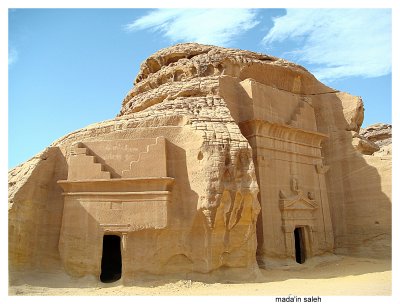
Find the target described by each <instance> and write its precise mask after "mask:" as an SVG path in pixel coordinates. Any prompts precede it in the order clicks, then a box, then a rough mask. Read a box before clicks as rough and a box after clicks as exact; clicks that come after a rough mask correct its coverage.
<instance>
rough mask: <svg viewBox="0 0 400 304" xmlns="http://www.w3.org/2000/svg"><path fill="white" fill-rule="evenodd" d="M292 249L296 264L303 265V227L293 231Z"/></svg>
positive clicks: (304, 255)
mask: <svg viewBox="0 0 400 304" xmlns="http://www.w3.org/2000/svg"><path fill="white" fill-rule="evenodd" d="M294 249H295V254H296V262H297V263H299V264H303V263H304V262H305V261H306V254H305V246H304V228H303V227H298V228H296V229H294Z"/></svg>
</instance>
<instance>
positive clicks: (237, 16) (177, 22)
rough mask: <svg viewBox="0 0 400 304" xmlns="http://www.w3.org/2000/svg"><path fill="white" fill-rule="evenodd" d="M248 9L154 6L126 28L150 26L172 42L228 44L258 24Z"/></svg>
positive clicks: (252, 12)
mask: <svg viewBox="0 0 400 304" xmlns="http://www.w3.org/2000/svg"><path fill="white" fill-rule="evenodd" d="M256 14H257V13H256V11H255V10H252V9H157V10H154V11H151V12H150V13H148V14H147V15H145V16H143V17H140V18H139V19H137V20H135V21H134V22H132V23H130V24H128V25H126V30H128V31H136V30H143V29H152V30H155V31H159V32H161V33H162V34H163V35H164V36H165V37H166V38H168V39H169V40H171V41H172V42H174V43H175V42H198V43H205V44H215V45H220V46H227V45H229V44H230V43H231V42H232V41H233V40H234V39H235V37H236V36H238V35H240V34H243V33H244V32H245V31H247V30H250V29H251V28H253V27H254V26H256V25H257V24H258V21H257V20H256Z"/></svg>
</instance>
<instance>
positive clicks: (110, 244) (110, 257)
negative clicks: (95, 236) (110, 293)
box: [100, 235, 122, 283]
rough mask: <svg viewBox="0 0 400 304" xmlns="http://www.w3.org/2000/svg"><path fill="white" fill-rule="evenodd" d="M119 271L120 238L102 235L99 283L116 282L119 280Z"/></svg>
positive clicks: (120, 266) (120, 263)
mask: <svg viewBox="0 0 400 304" xmlns="http://www.w3.org/2000/svg"><path fill="white" fill-rule="evenodd" d="M121 270H122V258H121V237H120V236H118V235H104V236H103V255H102V257H101V274H100V281H102V282H103V283H111V282H115V281H118V280H119V279H120V278H121V272H122V271H121Z"/></svg>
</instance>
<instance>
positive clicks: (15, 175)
mask: <svg viewBox="0 0 400 304" xmlns="http://www.w3.org/2000/svg"><path fill="white" fill-rule="evenodd" d="M363 115H364V108H363V103H362V100H361V99H360V98H358V97H354V96H351V95H349V94H347V93H342V92H338V91H336V90H333V89H331V88H329V87H327V86H325V85H324V84H322V83H320V82H319V81H318V80H317V79H315V77H314V76H313V75H312V74H311V73H309V72H308V71H307V70H306V69H304V68H303V67H301V66H298V65H296V64H293V63H290V62H287V61H285V60H282V59H278V58H275V57H272V56H268V55H263V54H258V53H253V52H249V51H242V50H234V49H226V48H220V47H215V46H207V45H200V44H195V43H187V44H178V45H175V46H172V47H169V48H166V49H162V50H160V51H158V52H157V53H155V54H153V55H152V56H150V57H149V58H148V59H147V60H146V61H145V62H144V63H143V64H142V66H141V67H140V71H139V74H138V76H137V77H136V80H135V83H134V87H133V88H132V90H130V91H129V92H128V94H127V96H126V97H125V99H124V100H123V102H122V107H121V111H120V113H119V115H118V116H117V117H116V118H114V119H112V120H108V121H104V122H100V123H96V124H93V125H90V126H88V127H86V128H83V129H80V130H78V131H75V132H73V133H70V134H68V135H66V136H64V137H63V138H61V139H59V140H57V141H56V142H54V143H53V144H52V145H51V147H49V148H48V149H46V151H44V152H42V153H40V154H39V155H38V156H36V157H35V158H33V159H31V160H29V161H27V162H26V163H24V164H22V165H21V166H18V167H16V168H14V169H12V170H11V171H10V172H9V227H10V229H9V264H10V270H11V271H27V270H33V271H35V270H36V271H37V270H38V269H40V270H43V269H45V271H59V270H60V269H64V271H66V272H67V273H69V274H71V275H73V276H83V275H93V276H95V277H99V275H100V272H101V260H102V245H103V243H102V242H103V236H104V235H106V234H116V235H119V236H120V237H121V246H122V247H121V248H122V251H123V253H122V264H123V266H122V272H123V277H124V278H125V279H126V280H131V279H134V278H135V277H136V276H137V275H138V274H139V273H151V274H165V273H194V272H198V273H209V272H211V271H213V270H216V269H223V268H226V267H228V268H239V269H240V268H241V269H246V270H247V271H248V272H249V273H254V272H255V271H256V269H257V267H258V266H257V262H256V256H257V259H258V260H259V263H260V265H266V264H268V261H270V260H274V261H275V260H277V259H278V260H279V259H280V258H281V259H283V260H285V259H286V260H287V259H289V260H290V259H292V257H293V256H294V253H293V252H292V251H293V250H294V248H292V246H294V242H295V240H294V239H293V238H294V236H293V229H295V227H298V226H299V227H300V226H301V227H304V231H303V232H302V233H304V234H305V236H304V242H307V246H306V245H304V246H306V247H307V250H308V252H307V257H308V258H311V257H312V256H314V255H321V254H325V253H333V252H338V253H344V254H357V255H365V256H367V255H368V256H370V255H373V256H382V255H388V254H390V253H389V250H390V244H391V239H390V238H391V232H390V230H391V188H390V187H391V184H390V176H391V158H390V157H386V158H385V159H382V158H379V159H378V158H377V156H369V155H364V154H362V153H364V152H365V151H371V149H372V150H373V148H371V147H370V143H369V142H368V139H365V138H363V137H362V136H360V135H359V131H360V126H361V124H362V121H363ZM251 130H253V131H254V130H255V131H254V132H256V133H255V134H256V135H254V136H253V135H252V133H251V132H253V131H251ZM250 131H251V132H250ZM260 138H270V140H271V142H269V141H265V140H264V139H263V140H264V142H262V143H261V141H260V140H261V139H260ZM321 142H322V148H321V146H320V144H321ZM278 143H279V145H278ZM281 143H285V144H281ZM360 147H362V148H360ZM366 147H367V148H366ZM268 149H269V150H268ZM267 150H268V151H272V150H274V151H276V152H273V153H274V154H273V155H272V154H268V153H267V152H265V153H267V154H263V153H264V152H262V151H267ZM280 151H281V152H282V151H283V152H284V155H283V154H282V157H284V158H285V159H283V158H282V157H281V156H279V153H281V152H280ZM283 152H282V153H283ZM271 153H272V152H271ZM367 154H372V153H369V152H368V153H367ZM271 155H272V156H271ZM290 155H294V156H293V157H292V156H290ZM279 164H282V166H283V167H281V168H279ZM286 164H287V167H285V166H286ZM268 180H270V181H271V182H269V181H268ZM298 184H299V185H298ZM128 185H131V186H128ZM163 185H164V186H163ZM79 187H80V188H79ZM77 189H78V190H77ZM102 189H103V190H102ZM104 189H108V190H104ZM262 189H267V190H265V191H264V192H262V191H263V190H262ZM260 191H261V192H260ZM63 192H64V194H62V193H63ZM259 192H260V194H259ZM154 195H156V196H154ZM260 198H261V202H260ZM267 198H268V199H267ZM263 200H264V201H263ZM292 201H293V203H292ZM260 203H261V205H260ZM293 204H297V205H296V206H297V207H293V206H295V205H293ZM279 206H281V207H279ZM290 206H292V207H290ZM280 208H281V209H280ZM299 208H300V209H306V211H304V210H303V211H295V210H298V209H299ZM299 212H300V213H299ZM301 212H306V213H304V214H305V215H306V217H309V219H308V220H307V222H301V224H300V225H298V224H296V223H295V222H294V220H293V219H292V220H291V219H290V218H291V217H293V216H294V217H296V216H297V217H298V216H300V214H303V213H301ZM138 223H140V224H138ZM282 223H283V224H282ZM285 223H286V224H285ZM311 223H313V224H311ZM315 223H316V224H315ZM282 229H283V230H285V229H286V230H287V231H285V233H284V234H282ZM288 229H289V230H290V229H292V230H290V231H289V230H288ZM274 231H275V232H274ZM281 234H282V235H281ZM274 235H275V236H276V237H275V239H271V237H274ZM292 242H293V243H292Z"/></svg>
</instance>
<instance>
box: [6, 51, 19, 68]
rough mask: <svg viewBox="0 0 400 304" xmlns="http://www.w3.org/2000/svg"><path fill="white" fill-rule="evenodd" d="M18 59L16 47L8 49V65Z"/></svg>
mask: <svg viewBox="0 0 400 304" xmlns="http://www.w3.org/2000/svg"><path fill="white" fill-rule="evenodd" d="M17 60H18V52H17V50H16V49H15V48H9V49H8V66H11V65H12V64H14V63H15V62H17Z"/></svg>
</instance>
